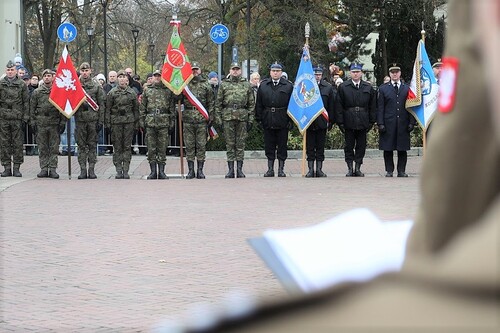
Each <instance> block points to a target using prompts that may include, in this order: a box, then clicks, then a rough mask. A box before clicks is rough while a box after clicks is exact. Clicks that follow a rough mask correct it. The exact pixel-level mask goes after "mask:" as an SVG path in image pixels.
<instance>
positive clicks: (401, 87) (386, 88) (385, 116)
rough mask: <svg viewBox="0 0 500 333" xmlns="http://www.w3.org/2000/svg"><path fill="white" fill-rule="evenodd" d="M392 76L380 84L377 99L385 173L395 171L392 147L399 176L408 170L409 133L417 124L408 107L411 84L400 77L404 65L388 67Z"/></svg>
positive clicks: (387, 174) (389, 174)
mask: <svg viewBox="0 0 500 333" xmlns="http://www.w3.org/2000/svg"><path fill="white" fill-rule="evenodd" d="M389 76H390V77H391V80H390V81H389V82H387V83H384V84H383V85H381V86H380V88H379V90H378V99H377V104H378V108H377V125H378V130H379V133H380V136H379V149H380V150H383V151H384V163H385V171H386V174H385V176H386V177H392V174H393V173H394V160H393V151H394V150H397V152H398V165H397V171H398V177H408V175H407V174H406V172H405V170H406V161H407V150H410V133H411V131H413V128H414V127H415V123H416V121H415V118H414V117H412V116H411V115H410V113H409V112H408V111H406V109H405V102H406V97H407V96H408V91H409V90H410V87H409V86H408V85H407V84H405V83H403V82H402V81H401V66H399V64H395V63H394V64H392V65H391V66H390V67H389Z"/></svg>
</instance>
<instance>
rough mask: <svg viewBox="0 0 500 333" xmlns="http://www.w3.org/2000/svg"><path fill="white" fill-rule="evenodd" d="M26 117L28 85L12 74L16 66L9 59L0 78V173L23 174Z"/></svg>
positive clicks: (27, 117) (6, 174) (15, 175)
mask: <svg viewBox="0 0 500 333" xmlns="http://www.w3.org/2000/svg"><path fill="white" fill-rule="evenodd" d="M28 121H29V95H28V88H27V87H26V84H25V83H24V81H23V80H21V79H20V78H18V77H17V76H16V66H15V64H14V63H13V62H12V61H10V60H9V62H8V63H7V66H6V69H5V77H4V78H3V79H1V80H0V161H1V163H2V165H3V166H4V168H5V170H4V171H3V172H2V173H1V174H0V175H1V176H2V177H10V176H14V177H22V176H23V175H22V174H21V172H20V171H19V167H20V166H21V164H22V163H23V162H24V156H23V128H24V122H28ZM12 162H13V164H14V166H13V167H12V165H11V163H12Z"/></svg>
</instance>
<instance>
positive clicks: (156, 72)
mask: <svg viewBox="0 0 500 333" xmlns="http://www.w3.org/2000/svg"><path fill="white" fill-rule="evenodd" d="M153 75H160V76H161V70H159V69H157V70H155V71H154V72H153Z"/></svg>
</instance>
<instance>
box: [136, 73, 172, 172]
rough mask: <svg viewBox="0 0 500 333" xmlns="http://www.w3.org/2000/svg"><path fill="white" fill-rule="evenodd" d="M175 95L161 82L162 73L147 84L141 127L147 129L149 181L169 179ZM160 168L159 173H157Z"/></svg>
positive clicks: (154, 74) (141, 108)
mask: <svg viewBox="0 0 500 333" xmlns="http://www.w3.org/2000/svg"><path fill="white" fill-rule="evenodd" d="M174 107H175V104H174V99H173V93H172V92H171V91H170V89H168V88H167V87H166V86H165V85H164V84H163V83H162V82H161V72H160V71H159V70H156V71H155V72H154V73H153V82H151V83H148V84H146V88H145V89H144V91H143V93H142V103H141V105H140V112H141V115H140V116H141V121H140V127H145V128H146V141H147V145H148V161H149V167H150V168H151V173H150V174H149V176H148V179H168V177H167V175H166V174H165V162H166V160H167V146H168V143H169V142H170V136H169V132H170V128H172V127H174V122H175V114H174ZM157 167H158V171H157Z"/></svg>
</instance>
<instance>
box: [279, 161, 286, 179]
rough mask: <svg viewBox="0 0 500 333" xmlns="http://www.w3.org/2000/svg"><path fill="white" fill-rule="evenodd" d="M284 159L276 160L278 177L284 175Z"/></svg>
mask: <svg viewBox="0 0 500 333" xmlns="http://www.w3.org/2000/svg"><path fill="white" fill-rule="evenodd" d="M284 169H285V161H282V160H278V177H286V173H285V170H284Z"/></svg>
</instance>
